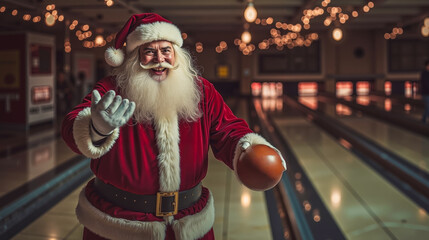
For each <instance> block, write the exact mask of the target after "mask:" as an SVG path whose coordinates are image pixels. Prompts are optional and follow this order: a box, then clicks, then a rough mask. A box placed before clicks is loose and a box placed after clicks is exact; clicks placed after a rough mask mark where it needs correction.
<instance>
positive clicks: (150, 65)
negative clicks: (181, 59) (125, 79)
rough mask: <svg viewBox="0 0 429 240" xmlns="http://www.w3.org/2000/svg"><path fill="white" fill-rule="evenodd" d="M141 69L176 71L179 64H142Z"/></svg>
mask: <svg viewBox="0 0 429 240" xmlns="http://www.w3.org/2000/svg"><path fill="white" fill-rule="evenodd" d="M140 67H141V68H143V69H146V70H148V69H152V68H168V69H172V70H176V69H177V68H178V67H179V64H176V65H175V66H173V65H171V64H169V63H167V62H162V63H149V64H146V65H144V64H142V63H141V62H140Z"/></svg>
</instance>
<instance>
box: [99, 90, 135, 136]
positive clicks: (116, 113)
mask: <svg viewBox="0 0 429 240" xmlns="http://www.w3.org/2000/svg"><path fill="white" fill-rule="evenodd" d="M115 95H116V94H115V91H113V90H110V91H108V92H107V93H106V94H104V96H103V97H101V96H100V93H99V92H98V91H97V90H94V91H93V92H92V98H91V122H92V123H91V124H92V126H91V128H92V130H94V131H95V133H97V134H98V135H100V136H101V137H107V136H108V135H110V134H111V133H112V132H113V130H114V129H115V128H117V127H121V126H122V125H124V124H125V123H127V122H128V120H129V119H130V118H131V116H132V115H133V113H134V110H135V107H136V104H135V103H134V102H129V100H128V99H122V97H121V96H119V95H116V96H115Z"/></svg>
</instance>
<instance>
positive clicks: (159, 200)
mask: <svg viewBox="0 0 429 240" xmlns="http://www.w3.org/2000/svg"><path fill="white" fill-rule="evenodd" d="M173 196H174V202H173V203H172V204H173V205H174V210H173V212H162V209H161V208H162V204H161V203H162V198H163V197H173ZM178 209H179V192H178V191H176V192H158V193H156V212H155V214H156V216H157V217H164V216H173V215H176V214H177V210H178Z"/></svg>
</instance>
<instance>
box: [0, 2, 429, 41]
mask: <svg viewBox="0 0 429 240" xmlns="http://www.w3.org/2000/svg"><path fill="white" fill-rule="evenodd" d="M325 1H326V0H325ZM253 2H254V5H255V7H256V9H257V11H258V18H261V19H266V18H268V17H272V18H273V20H274V23H273V24H272V26H262V25H261V24H255V23H252V24H250V30H252V29H253V30H255V31H259V30H262V29H267V31H269V29H271V28H273V26H274V25H275V23H276V22H282V23H285V22H286V23H291V24H296V23H300V22H301V17H302V16H303V10H304V9H314V8H315V7H322V5H321V3H322V0H253ZM373 2H374V7H373V8H372V9H370V11H369V12H363V10H362V7H363V6H364V5H366V4H367V3H368V1H364V0H331V2H330V3H329V4H328V7H341V8H342V12H343V13H348V14H349V15H350V18H349V20H348V21H347V22H346V23H345V24H344V25H343V26H344V27H347V28H365V29H381V30H383V31H386V32H390V31H391V29H392V28H393V27H396V26H403V27H407V26H411V25H418V24H421V23H422V21H423V19H424V18H425V17H429V0H373ZM52 3H53V4H55V5H56V9H57V10H58V12H59V13H60V14H63V15H64V16H65V17H66V18H70V19H77V20H78V21H79V23H80V24H81V23H82V24H83V23H86V24H89V25H90V26H91V28H103V29H104V31H105V33H115V32H116V31H118V30H119V29H120V28H121V27H122V26H123V24H124V23H125V22H126V21H127V19H128V18H129V17H130V15H131V14H134V13H142V12H156V13H158V14H160V15H162V16H164V17H165V18H167V19H169V20H171V21H172V22H173V23H174V24H176V25H177V26H179V28H180V29H181V30H182V31H184V32H187V33H193V32H201V31H203V32H204V31H212V32H216V31H224V32H228V31H229V32H238V33H240V32H241V31H242V30H243V24H244V20H243V11H244V9H245V7H246V4H247V1H246V0H114V5H113V6H111V7H107V6H106V4H105V1H104V0H2V1H0V7H1V6H6V11H5V12H3V13H0V31H6V30H7V31H9V30H12V29H14V30H16V29H22V28H31V29H40V30H42V31H54V30H52V29H55V31H58V30H61V31H63V30H64V25H63V26H62V27H60V26H55V27H51V29H48V27H46V26H44V24H41V23H39V25H41V26H35V25H36V24H35V23H32V22H31V21H29V22H24V23H23V20H22V15H23V14H24V13H28V14H30V15H32V16H35V15H36V14H39V15H41V14H42V13H43V12H46V10H45V7H46V5H48V4H52ZM12 9H17V10H18V15H17V16H11V14H10V13H11V11H12ZM324 10H325V11H324V14H323V15H321V16H317V17H314V18H313V19H311V21H310V26H311V28H310V29H309V31H314V32H317V31H323V30H326V29H328V28H329V27H331V26H333V25H334V24H335V23H332V24H331V25H330V26H329V27H326V26H324V25H323V22H324V20H325V18H326V16H327V15H328V13H327V8H326V7H325V8H324ZM352 11H357V12H358V13H359V16H358V17H356V18H355V17H352V16H351V12H352ZM337 25H338V23H337Z"/></svg>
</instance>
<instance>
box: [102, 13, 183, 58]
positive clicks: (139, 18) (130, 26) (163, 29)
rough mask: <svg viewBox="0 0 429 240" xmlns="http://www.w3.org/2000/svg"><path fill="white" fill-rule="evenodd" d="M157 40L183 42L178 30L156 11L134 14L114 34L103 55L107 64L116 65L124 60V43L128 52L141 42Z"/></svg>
mask: <svg viewBox="0 0 429 240" xmlns="http://www.w3.org/2000/svg"><path fill="white" fill-rule="evenodd" d="M158 40H166V41H169V42H171V43H173V44H176V45H177V46H179V47H181V46H182V44H183V39H182V35H181V33H180V30H179V29H178V28H177V27H176V26H175V25H174V24H172V22H170V21H168V20H167V19H165V18H163V17H161V16H160V15H158V14H156V13H141V14H135V15H133V16H131V17H130V19H129V20H128V21H127V23H125V26H124V27H123V28H122V29H121V30H120V31H119V32H118V33H117V34H116V40H115V46H114V47H109V48H108V49H107V50H106V52H105V54H104V57H105V59H106V62H107V64H109V65H110V66H113V67H117V66H120V65H121V64H122V63H123V62H124V52H123V50H122V47H123V46H124V43H126V51H127V53H129V52H131V51H132V50H134V49H135V48H137V47H138V46H140V45H142V44H145V43H149V42H153V41H158Z"/></svg>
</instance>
